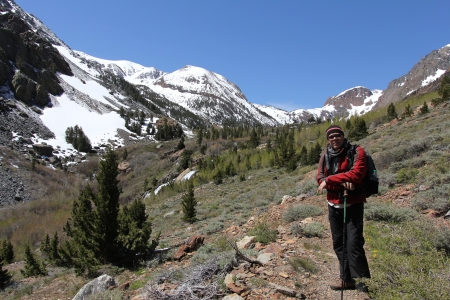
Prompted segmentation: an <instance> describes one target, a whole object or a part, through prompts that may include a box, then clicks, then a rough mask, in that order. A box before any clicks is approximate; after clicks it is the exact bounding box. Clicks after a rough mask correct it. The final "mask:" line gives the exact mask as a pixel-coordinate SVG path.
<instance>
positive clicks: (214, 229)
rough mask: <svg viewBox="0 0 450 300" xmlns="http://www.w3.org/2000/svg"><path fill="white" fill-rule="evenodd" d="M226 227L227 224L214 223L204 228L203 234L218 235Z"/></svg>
mask: <svg viewBox="0 0 450 300" xmlns="http://www.w3.org/2000/svg"><path fill="white" fill-rule="evenodd" d="M224 227H225V224H224V223H223V222H212V223H210V224H208V226H206V227H205V228H203V230H202V232H203V234H207V235H211V234H213V233H216V232H218V231H220V230H222V229H223V228H224Z"/></svg>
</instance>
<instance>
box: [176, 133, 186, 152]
mask: <svg viewBox="0 0 450 300" xmlns="http://www.w3.org/2000/svg"><path fill="white" fill-rule="evenodd" d="M185 147H186V146H185V145H184V136H181V138H180V141H179V142H178V144H177V147H176V148H177V150H181V149H184V148H185Z"/></svg>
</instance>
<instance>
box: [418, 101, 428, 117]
mask: <svg viewBox="0 0 450 300" xmlns="http://www.w3.org/2000/svg"><path fill="white" fill-rule="evenodd" d="M429 112H430V110H429V109H428V105H427V102H426V101H425V102H424V103H423V105H422V107H421V108H420V113H421V114H422V115H424V114H427V113H429Z"/></svg>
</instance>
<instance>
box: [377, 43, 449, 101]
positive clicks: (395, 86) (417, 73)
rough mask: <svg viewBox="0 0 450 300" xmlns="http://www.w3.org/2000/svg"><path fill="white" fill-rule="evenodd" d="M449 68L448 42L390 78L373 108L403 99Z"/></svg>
mask: <svg viewBox="0 0 450 300" xmlns="http://www.w3.org/2000/svg"><path fill="white" fill-rule="evenodd" d="M448 69H450V44H449V45H446V46H444V47H442V48H441V49H439V50H434V51H432V52H431V53H430V54H428V55H426V56H425V57H423V58H422V59H421V60H420V61H419V62H418V63H417V64H415V65H414V67H413V68H412V69H411V70H410V71H409V72H408V73H407V74H405V75H403V76H401V77H399V78H397V79H394V80H392V81H391V82H390V83H389V85H388V87H387V89H386V90H384V92H383V95H382V96H381V97H380V99H379V101H378V103H377V104H376V105H375V107H374V108H378V107H383V106H387V105H388V104H389V103H393V102H397V101H400V100H402V99H404V98H405V97H406V96H408V95H409V94H411V93H414V92H415V91H417V90H418V89H420V88H422V87H423V86H425V85H428V84H429V83H431V82H432V81H434V80H435V79H437V78H439V77H440V76H442V74H444V72H445V71H447V70H448Z"/></svg>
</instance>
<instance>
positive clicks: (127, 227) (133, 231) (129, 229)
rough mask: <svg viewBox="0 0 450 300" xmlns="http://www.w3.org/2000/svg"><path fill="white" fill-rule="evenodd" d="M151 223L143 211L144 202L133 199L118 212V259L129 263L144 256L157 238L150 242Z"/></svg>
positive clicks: (154, 246)
mask: <svg viewBox="0 0 450 300" xmlns="http://www.w3.org/2000/svg"><path fill="white" fill-rule="evenodd" d="M151 233H152V229H151V223H150V221H149V220H148V215H147V213H146V212H145V204H144V203H143V202H142V201H140V200H135V201H133V202H132V203H131V204H129V205H126V206H124V207H123V209H122V211H121V212H120V213H119V235H118V237H117V239H118V243H119V247H118V253H119V261H121V263H122V264H125V265H131V264H132V263H134V261H135V260H136V259H137V257H138V256H139V258H142V259H143V258H146V257H147V255H148V254H149V253H152V252H153V250H154V249H155V248H156V246H157V244H158V243H157V239H156V240H153V241H151V242H150V235H151Z"/></svg>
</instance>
